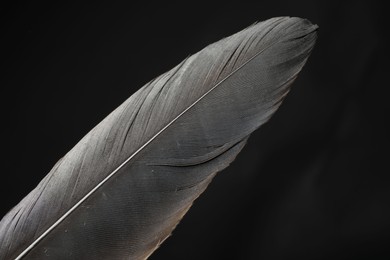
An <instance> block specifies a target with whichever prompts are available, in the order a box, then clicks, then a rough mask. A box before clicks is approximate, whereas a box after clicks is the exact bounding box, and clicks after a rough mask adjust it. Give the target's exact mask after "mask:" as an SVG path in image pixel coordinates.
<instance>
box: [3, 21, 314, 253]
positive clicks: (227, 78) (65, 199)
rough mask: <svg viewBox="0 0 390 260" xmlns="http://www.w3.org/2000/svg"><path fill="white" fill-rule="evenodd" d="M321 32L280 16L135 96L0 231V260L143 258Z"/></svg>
mask: <svg viewBox="0 0 390 260" xmlns="http://www.w3.org/2000/svg"><path fill="white" fill-rule="evenodd" d="M316 29H317V26H316V25H312V24H311V23H310V22H309V21H307V20H304V19H300V18H289V17H279V18H273V19H269V20H267V21H264V22H261V23H257V24H254V25H252V26H250V27H248V28H246V29H244V30H242V31H240V32H238V33H236V34H234V35H232V36H230V37H228V38H225V39H222V40H220V41H218V42H216V43H214V44H211V45H209V46H207V47H206V48H204V49H203V50H201V51H200V52H198V53H196V54H194V55H192V56H190V57H188V58H187V59H185V60H184V61H183V62H181V63H180V64H179V65H178V66H176V67H175V68H173V69H172V70H170V71H168V72H166V73H165V74H163V75H161V76H159V77H157V78H156V79H154V80H152V81H151V82H149V83H147V84H146V85H145V86H144V87H142V88H141V89H139V90H138V91H137V92H136V93H135V94H133V95H132V96H131V97H130V98H129V99H127V100H126V101H125V102H124V103H123V104H122V105H120V106H119V107H118V108H117V109H116V110H114V111H113V112H112V113H111V114H110V115H108V116H107V117H106V118H105V119H104V120H103V121H102V122H101V123H99V124H98V125H97V126H96V127H95V128H93V129H92V130H91V131H90V132H89V133H88V134H87V135H86V136H85V137H84V138H83V139H81V140H80V141H79V143H78V144H77V145H76V146H75V147H74V148H73V149H72V150H71V151H69V152H68V153H67V154H66V155H65V156H64V157H63V158H62V159H61V160H59V161H58V162H57V164H56V165H55V166H54V167H53V169H52V170H51V171H50V172H49V174H48V175H47V176H46V177H45V178H44V179H43V180H42V181H41V182H40V183H39V185H38V186H37V187H36V188H35V189H34V190H33V191H32V192H31V193H30V194H28V195H27V196H26V197H25V198H24V199H23V200H22V201H21V202H20V203H19V204H18V205H17V206H15V207H14V208H13V209H12V210H11V211H10V212H8V214H7V215H6V216H5V217H4V218H3V219H2V221H1V222H0V259H146V258H148V256H149V255H150V254H151V253H152V252H153V251H154V250H155V249H156V248H158V247H159V245H160V244H161V243H162V242H163V241H164V240H165V239H166V238H167V237H168V236H169V235H170V234H171V232H172V230H173V229H174V228H175V226H176V225H177V224H178V222H179V221H180V219H181V218H182V217H183V215H184V214H185V213H186V212H187V211H188V209H189V208H190V206H191V205H192V203H193V201H194V200H195V199H196V198H197V197H198V196H199V195H200V194H201V193H202V192H203V191H204V190H205V188H206V187H207V185H208V184H209V183H210V181H211V180H212V179H213V177H214V176H215V174H216V173H217V172H219V171H221V170H222V169H224V168H225V167H227V166H228V165H229V164H230V163H231V162H232V161H233V160H234V158H235V157H236V155H237V154H238V153H239V152H240V150H241V149H242V148H243V146H244V145H245V143H246V141H247V139H248V137H249V135H250V134H251V133H252V132H253V131H254V130H256V129H257V128H258V127H260V126H261V125H262V124H264V123H265V122H266V121H267V120H268V119H269V118H270V117H271V115H272V114H273V113H274V112H275V111H276V110H277V108H278V107H279V105H280V104H281V101H282V100H283V98H284V97H285V95H286V94H287V92H288V90H289V86H290V85H291V83H292V82H293V80H294V79H295V78H296V76H297V74H298V73H299V71H300V70H301V69H302V66H303V65H304V64H305V62H306V60H307V58H308V56H309V54H310V52H311V50H312V48H313V46H314V42H315V39H316Z"/></svg>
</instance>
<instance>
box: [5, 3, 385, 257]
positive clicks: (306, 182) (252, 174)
mask: <svg viewBox="0 0 390 260" xmlns="http://www.w3.org/2000/svg"><path fill="white" fill-rule="evenodd" d="M383 2H384V1H383ZM378 3H379V1H365V2H364V1H350V2H349V1H278V0H272V1H256V2H253V3H240V2H239V1H235V2H234V3H226V2H225V3H223V4H221V5H217V4H215V5H212V4H211V1H209V2H207V3H200V2H184V1H182V2H179V3H177V4H167V3H164V4H159V5H153V4H151V3H149V2H148V1H144V2H143V3H134V4H131V3H130V1H129V3H127V4H126V5H117V4H114V3H106V4H96V3H95V4H92V5H86V4H75V5H68V4H55V5H53V4H52V5H43V4H37V3H36V2H35V1H34V2H31V3H30V4H25V5H18V4H15V5H13V6H3V7H2V8H0V9H1V11H0V12H1V44H2V47H1V57H0V61H1V79H0V83H1V101H2V128H3V130H4V131H5V133H4V134H3V135H2V137H3V138H2V151H3V156H2V166H3V167H2V173H1V182H0V189H1V197H0V198H1V200H0V208H1V212H0V213H1V214H0V215H4V214H5V213H6V212H7V211H8V210H9V209H10V208H11V207H12V206H14V205H15V204H17V203H18V202H19V201H20V200H21V199H22V198H23V197H24V196H25V195H26V194H27V193H28V192H29V191H30V190H32V189H33V188H34V187H35V186H36V185H37V184H38V182H39V181H40V180H41V179H42V178H43V176H45V175H46V173H47V172H49V170H50V169H51V167H52V166H53V165H54V163H55V162H56V161H57V160H58V159H59V158H60V157H62V156H63V155H64V154H65V153H66V152H67V151H68V150H70V149H71V148H72V147H73V146H74V145H75V144H76V143H77V141H78V140H80V138H81V137H82V136H84V135H85V134H86V133H87V132H88V131H89V130H90V129H91V128H92V127H93V126H95V125H96V124H97V123H98V122H99V121H101V120H102V119H103V118H104V117H105V116H106V115H108V114H109V113H110V112H111V111H112V110H113V109H114V108H116V107H117V106H118V105H119V104H120V103H122V102H123V101H124V100H125V99H127V98H128V97H129V96H130V95H131V94H132V93H134V92H135V91H136V90H137V89H139V88H140V87H141V86H142V85H143V84H145V83H146V82H148V81H149V80H151V79H153V78H154V77H156V76H158V75H159V74H161V73H163V72H165V71H167V70H169V69H170V68H172V67H173V66H175V65H176V64H178V63H179V62H180V61H181V60H182V59H184V58H185V57H187V56H188V55H189V54H191V53H195V52H197V51H199V50H200V49H201V48H203V47H205V46H206V45H208V44H210V43H212V42H214V41H216V40H219V39H220V38H222V37H226V36H229V35H231V34H233V33H235V32H237V31H239V30H241V29H243V28H245V27H247V26H249V25H250V24H252V23H254V22H255V21H261V20H265V19H268V18H271V17H274V16H284V15H288V16H299V17H303V18H308V19H309V20H311V21H312V22H313V23H316V24H318V25H319V26H320V29H319V38H318V41H317V44H316V47H315V48H314V51H313V53H312V56H311V57H310V59H309V61H308V63H307V64H306V66H305V68H304V69H303V71H302V73H301V74H300V76H299V77H298V79H297V80H296V82H295V84H294V86H293V88H292V91H291V92H290V94H289V95H288V97H287V98H286V100H285V102H284V104H283V105H282V107H281V108H280V110H279V111H278V112H277V113H276V114H275V116H274V117H273V118H272V119H271V120H270V122H269V123H267V124H266V125H265V126H264V127H262V128H261V129H260V130H258V131H257V132H256V133H254V134H253V135H252V137H251V138H250V140H249V143H248V145H247V146H246V148H245V149H244V151H243V152H242V153H241V154H240V155H239V156H238V158H237V160H236V161H235V162H234V163H233V164H232V165H231V166H230V167H229V168H228V169H226V170H225V171H223V172H222V173H220V174H219V175H218V176H217V177H216V178H215V179H214V181H213V183H212V184H211V185H210V187H209V188H208V190H207V191H206V192H205V193H204V194H203V195H202V196H201V197H200V198H199V199H198V200H197V201H196V202H195V205H194V206H193V207H192V208H191V210H190V211H189V213H188V214H187V215H186V216H185V218H184V219H183V221H182V222H181V223H180V224H179V226H178V227H177V228H176V230H175V231H174V232H173V236H172V237H170V238H169V239H168V240H167V241H166V242H165V243H164V244H163V245H162V247H161V248H160V249H159V250H157V251H156V252H155V254H154V255H153V256H152V257H151V258H150V259H152V260H159V259H293V258H294V259H298V258H297V257H299V258H300V259H352V258H353V259H390V250H389V246H390V243H389V242H390V223H389V222H390V178H389V177H388V175H389V174H390V171H389V152H388V147H389V146H388V145H389V138H388V130H387V128H386V125H387V124H388V118H389V116H388V111H389V105H388V88H389V85H388V83H387V79H388V77H389V74H388V73H389V72H388V71H389V68H388V67H389V66H388V62H389V59H388V56H386V54H385V49H386V48H387V43H386V42H385V38H386V36H387V34H388V31H389V29H388V27H386V26H385V20H386V18H387V17H385V10H386V8H385V7H384V6H383V5H382V6H381V5H380V4H378Z"/></svg>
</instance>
